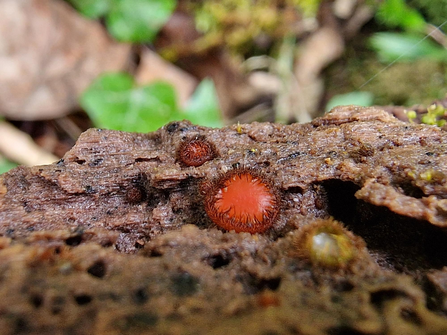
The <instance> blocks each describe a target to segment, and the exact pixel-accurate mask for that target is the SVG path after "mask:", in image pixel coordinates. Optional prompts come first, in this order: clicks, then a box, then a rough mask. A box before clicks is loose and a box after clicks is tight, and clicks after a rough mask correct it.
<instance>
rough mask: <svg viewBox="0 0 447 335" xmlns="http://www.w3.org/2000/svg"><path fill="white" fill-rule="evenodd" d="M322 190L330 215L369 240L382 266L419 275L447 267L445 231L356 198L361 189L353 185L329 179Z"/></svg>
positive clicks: (375, 256) (372, 251)
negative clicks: (325, 195)
mask: <svg viewBox="0 0 447 335" xmlns="http://www.w3.org/2000/svg"><path fill="white" fill-rule="evenodd" d="M322 187H323V188H324V189H325V190H326V193H327V199H328V200H327V201H328V211H329V214H330V215H332V216H333V217H334V218H335V219H336V220H339V221H341V222H343V224H344V225H345V226H346V227H347V228H348V229H349V230H351V231H352V232H353V233H354V234H356V235H358V236H361V237H362V238H363V239H364V240H365V242H366V244H367V247H368V250H369V251H370V252H371V253H372V255H373V257H374V258H375V259H376V262H377V263H378V264H379V265H380V266H381V267H383V268H386V269H390V270H394V271H396V272H399V273H407V274H411V275H413V276H418V273H419V272H420V270H425V269H433V268H435V269H440V268H442V267H443V266H445V265H447V235H446V233H444V231H442V229H440V228H438V227H435V226H433V225H431V224H430V223H428V222H426V221H421V220H416V219H413V218H410V217H406V216H403V215H399V214H396V213H394V212H392V211H391V210H389V209H388V208H386V207H381V206H374V205H371V204H369V203H366V202H365V201H363V200H358V199H356V197H355V196H354V194H355V192H356V191H357V190H358V189H359V187H358V186H357V185H355V184H353V183H351V182H343V181H340V180H328V181H325V182H323V183H322Z"/></svg>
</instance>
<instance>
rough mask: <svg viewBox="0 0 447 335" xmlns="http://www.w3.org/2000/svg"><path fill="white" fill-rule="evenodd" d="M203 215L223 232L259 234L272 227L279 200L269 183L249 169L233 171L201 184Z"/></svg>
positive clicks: (274, 189)
mask: <svg viewBox="0 0 447 335" xmlns="http://www.w3.org/2000/svg"><path fill="white" fill-rule="evenodd" d="M202 191H203V193H204V194H205V201H204V203H205V211H206V213H207V214H208V216H209V217H210V219H211V220H212V221H213V222H214V223H215V224H216V225H218V226H220V227H222V228H224V229H226V230H235V231H236V232H248V233H252V234H253V233H262V232H264V231H266V230H267V229H269V228H270V227H272V226H273V224H274V222H275V221H276V219H277V217H278V213H279V208H280V202H281V201H280V197H279V195H278V192H277V191H276V188H275V187H274V185H273V183H272V182H271V181H270V180H269V179H268V178H266V177H265V176H263V175H261V174H260V173H257V172H255V171H254V170H251V169H246V168H237V169H233V170H230V171H228V172H227V173H225V174H223V175H222V176H220V177H219V178H217V179H216V180H214V181H212V182H208V183H205V184H204V187H203V188H202Z"/></svg>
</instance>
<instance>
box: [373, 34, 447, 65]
mask: <svg viewBox="0 0 447 335" xmlns="http://www.w3.org/2000/svg"><path fill="white" fill-rule="evenodd" d="M369 42H370V45H371V47H372V48H373V49H375V50H376V51H377V53H378V55H379V58H380V60H381V61H385V62H390V61H394V60H396V59H397V58H399V60H416V59H420V58H430V59H433V60H438V61H446V60H447V50H446V49H444V48H442V47H441V46H438V45H437V44H435V43H434V42H432V41H430V40H428V39H424V40H423V39H421V37H420V36H418V35H410V34H405V33H376V34H374V35H373V36H372V37H371V39H370V41H369Z"/></svg>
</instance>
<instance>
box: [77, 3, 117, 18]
mask: <svg viewBox="0 0 447 335" xmlns="http://www.w3.org/2000/svg"><path fill="white" fill-rule="evenodd" d="M113 1H114V0H69V2H70V3H72V4H73V6H74V7H75V8H76V9H77V10H78V11H79V12H80V13H81V14H83V15H85V16H87V17H89V18H91V19H97V18H99V17H101V16H103V15H105V14H106V13H107V12H108V11H109V10H110V7H111V5H112V2H113Z"/></svg>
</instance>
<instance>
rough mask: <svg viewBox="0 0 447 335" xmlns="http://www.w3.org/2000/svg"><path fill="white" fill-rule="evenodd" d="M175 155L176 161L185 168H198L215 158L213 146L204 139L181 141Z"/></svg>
mask: <svg viewBox="0 0 447 335" xmlns="http://www.w3.org/2000/svg"><path fill="white" fill-rule="evenodd" d="M177 155H178V159H179V160H180V161H181V162H182V163H183V164H185V165H186V166H200V165H202V164H203V163H205V162H208V161H210V160H212V159H214V158H216V156H217V155H216V149H215V147H214V145H213V144H212V143H210V142H208V141H207V140H206V139H205V138H204V137H197V138H193V139H189V140H185V141H183V142H182V144H180V147H179V149H178V151H177Z"/></svg>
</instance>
